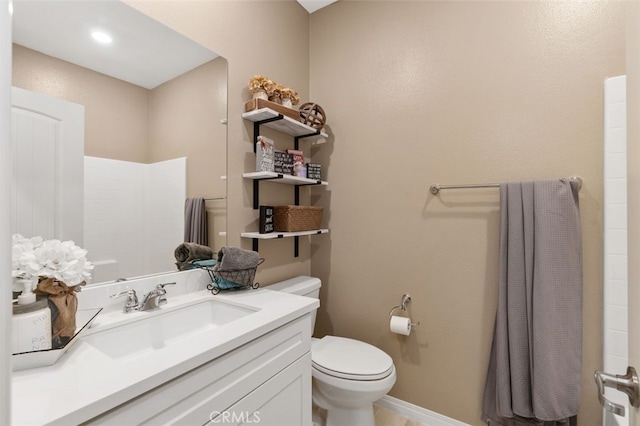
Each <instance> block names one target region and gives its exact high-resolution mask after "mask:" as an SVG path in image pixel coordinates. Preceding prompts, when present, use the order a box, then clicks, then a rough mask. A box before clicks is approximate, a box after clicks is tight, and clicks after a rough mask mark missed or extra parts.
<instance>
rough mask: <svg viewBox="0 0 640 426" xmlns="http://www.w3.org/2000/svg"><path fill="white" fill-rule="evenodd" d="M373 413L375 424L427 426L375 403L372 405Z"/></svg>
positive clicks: (377, 425) (380, 425)
mask: <svg viewBox="0 0 640 426" xmlns="http://www.w3.org/2000/svg"><path fill="white" fill-rule="evenodd" d="M373 413H374V415H375V417H376V426H427V425H423V424H421V423H420V422H418V421H416V420H413V419H410V418H408V417H404V416H401V415H400V414H397V413H394V412H393V411H389V410H387V409H386V408H382V407H378V406H377V405H375V404H374V405H373Z"/></svg>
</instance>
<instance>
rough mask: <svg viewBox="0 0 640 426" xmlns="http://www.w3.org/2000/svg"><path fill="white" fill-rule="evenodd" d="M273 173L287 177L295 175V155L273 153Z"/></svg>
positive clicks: (279, 152)
mask: <svg viewBox="0 0 640 426" xmlns="http://www.w3.org/2000/svg"><path fill="white" fill-rule="evenodd" d="M273 158H274V160H273V171H274V172H276V173H282V174H285V175H291V174H293V155H292V154H289V153H287V152H282V151H274V152H273Z"/></svg>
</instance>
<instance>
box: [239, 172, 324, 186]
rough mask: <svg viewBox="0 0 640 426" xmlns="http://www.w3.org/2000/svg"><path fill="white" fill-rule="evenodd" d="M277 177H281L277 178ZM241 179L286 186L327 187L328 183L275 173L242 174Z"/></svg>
mask: <svg viewBox="0 0 640 426" xmlns="http://www.w3.org/2000/svg"><path fill="white" fill-rule="evenodd" d="M278 176H282V177H281V178H278ZM242 177H243V178H245V179H252V180H270V181H272V182H275V183H282V184H286V185H329V182H326V181H318V180H317V179H308V178H303V177H298V176H292V175H286V174H283V173H275V172H250V173H243V174H242Z"/></svg>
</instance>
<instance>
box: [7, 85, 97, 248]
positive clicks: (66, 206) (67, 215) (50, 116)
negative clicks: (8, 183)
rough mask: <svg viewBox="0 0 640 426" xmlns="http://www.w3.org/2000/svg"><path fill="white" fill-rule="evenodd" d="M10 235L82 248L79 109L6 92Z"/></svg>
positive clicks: (44, 98)
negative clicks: (66, 242)
mask: <svg viewBox="0 0 640 426" xmlns="http://www.w3.org/2000/svg"><path fill="white" fill-rule="evenodd" d="M11 95H12V108H11V142H12V152H13V161H12V164H13V179H12V187H11V200H12V203H11V206H12V211H11V233H12V234H13V233H20V234H23V235H25V236H27V237H32V236H41V237H43V238H44V239H51V238H56V239H60V240H73V241H75V243H76V244H78V245H82V244H83V220H84V219H83V218H84V214H83V212H84V107H83V106H82V105H78V104H74V103H71V102H67V101H63V100H60V99H56V98H52V97H49V96H45V95H41V94H39V93H34V92H30V91H27V90H23V89H19V88H16V87H14V88H12V93H11Z"/></svg>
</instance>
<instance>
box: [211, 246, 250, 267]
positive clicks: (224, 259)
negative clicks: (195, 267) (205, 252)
mask: <svg viewBox="0 0 640 426" xmlns="http://www.w3.org/2000/svg"><path fill="white" fill-rule="evenodd" d="M259 264H260V255H259V254H258V252H256V251H253V250H245V249H241V248H239V247H222V248H221V249H220V251H219V252H218V264H217V265H216V266H215V267H214V271H237V270H241V269H250V268H255V267H257V266H258V265H259Z"/></svg>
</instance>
